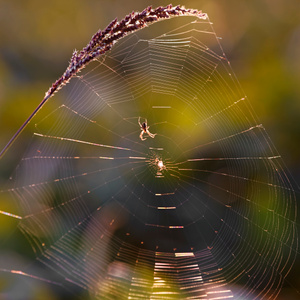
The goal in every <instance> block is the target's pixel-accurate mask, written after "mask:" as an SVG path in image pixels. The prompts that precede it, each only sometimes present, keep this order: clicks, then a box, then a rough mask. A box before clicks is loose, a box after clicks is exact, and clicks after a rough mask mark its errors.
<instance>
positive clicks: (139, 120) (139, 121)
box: [138, 117, 142, 127]
mask: <svg viewBox="0 0 300 300" xmlns="http://www.w3.org/2000/svg"><path fill="white" fill-rule="evenodd" d="M138 123H139V125H140V127H142V124H141V117H139V119H138Z"/></svg>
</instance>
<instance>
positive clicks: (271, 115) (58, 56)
mask: <svg viewBox="0 0 300 300" xmlns="http://www.w3.org/2000/svg"><path fill="white" fill-rule="evenodd" d="M167 4H169V1H164V0H162V1H157V0H153V1H146V0H139V1H134V0H127V1H121V0H115V1H104V0H86V1H80V0H65V1H59V0H50V1H38V0H27V1H22V0H10V1H6V0H0V148H1V149H2V148H3V147H4V146H5V144H6V143H7V142H8V141H9V139H10V138H11V136H12V135H13V134H14V133H15V132H16V130H17V129H18V128H19V127H20V126H21V125H22V123H23V122H24V121H25V120H26V118H27V117H28V116H29V114H30V113H31V112H32V111H33V110H34V109H35V107H36V106H37V105H38V104H39V102H40V101H41V100H42V99H43V97H44V94H45V92H46V91H47V90H48V88H49V86H50V85H51V84H52V83H53V82H54V81H55V80H56V79H57V78H59V77H60V76H61V74H62V73H63V72H64V70H65V68H66V67H67V66H68V62H69V59H70V57H71V54H72V52H73V50H74V49H75V48H76V49H81V48H82V47H84V46H85V45H86V43H87V42H88V41H89V39H90V37H91V36H92V34H93V33H94V32H96V31H97V30H98V29H99V28H105V27H106V25H107V24H108V23H109V22H110V21H112V20H113V19H114V18H115V17H117V18H118V19H121V18H123V17H124V16H125V15H126V14H128V13H130V12H131V11H132V10H136V11H141V10H142V9H144V8H145V7H146V6H148V5H152V6H153V7H156V6H159V5H163V6H164V5H167ZM172 4H173V5H177V4H181V5H185V6H186V7H192V8H197V9H199V10H201V9H202V11H203V12H206V13H207V14H208V15H209V17H210V20H211V21H212V22H213V23H214V29H215V31H216V33H217V35H218V36H220V37H222V38H223V39H222V41H221V43H222V46H223V48H224V51H225V53H226V55H227V57H228V59H229V61H230V62H231V65H232V67H233V70H234V71H235V73H236V75H237V77H238V79H239V81H240V83H241V86H242V87H243V89H244V91H245V94H246V95H247V96H248V97H249V99H250V102H251V104H252V106H253V108H254V110H255V112H256V114H257V116H258V119H259V120H260V122H261V123H262V124H263V125H264V127H265V128H266V129H267V132H268V133H269V135H270V137H271V139H272V141H273V142H274V144H275V147H276V148H277V149H278V151H279V153H280V154H281V155H282V157H283V159H284V161H285V164H286V167H287V169H288V170H289V171H290V173H291V176H292V177H293V179H294V184H295V189H296V192H297V197H298V199H299V193H298V191H297V182H299V179H300V155H299V148H300V120H299V118H300V88H299V83H300V59H299V53H300V14H299V11H300V4H299V0H286V1H285V0H275V1H274V0H252V1H246V0H227V1H221V0H205V1H199V0H198V1H180V2H178V3H176V2H173V3H172ZM22 138H23V139H24V143H26V138H27V137H26V135H25V136H24V137H22ZM28 138H29V136H28ZM17 160H18V157H17V155H15V153H11V151H8V153H7V154H6V157H5V161H2V162H1V164H0V167H1V169H0V183H1V185H2V184H4V183H5V180H7V178H8V177H9V174H10V172H11V171H12V170H13V168H14V167H15V164H16V162H17ZM0 201H1V199H0ZM5 218H6V219H7V217H5V216H1V218H0V222H1V223H0V249H1V251H0V259H1V260H5V259H6V258H7V257H11V256H10V254H9V253H10V251H13V250H12V249H14V248H17V249H18V252H19V253H20V254H22V253H23V254H25V253H26V255H24V256H23V257H21V256H18V259H23V260H25V263H26V260H27V259H28V260H29V256H30V255H31V254H30V248H26V247H27V246H25V245H24V249H23V248H22V247H23V242H24V243H25V241H26V240H25V239H23V238H22V237H21V235H19V234H18V233H16V225H17V220H16V221H15V220H11V221H9V222H8V221H7V220H6V219H5ZM299 268H300V264H299V259H298V261H297V262H296V265H295V267H294V268H293V270H292V271H291V273H290V275H289V276H288V282H287V283H286V284H285V285H284V288H283V290H282V292H281V294H280V296H279V299H299V298H300V294H297V292H296V290H297V289H298V290H300V288H299V286H300V279H299V278H300V274H299V273H300V272H299ZM16 276H19V275H16V274H10V273H5V274H4V275H3V274H1V276H0V299H2V297H3V299H13V298H9V297H11V296H10V295H8V294H6V295H5V294H4V293H2V292H1V290H6V289H7V285H8V284H10V282H11V281H9V280H10V279H11V277H13V279H12V282H14V284H15V283H16V281H15V277H16ZM19 277H20V276H19ZM7 278H9V280H8V279H7ZM18 287H19V288H20V289H21V290H22V292H24V295H25V293H27V295H29V294H30V297H31V298H28V299H56V298H57V297H59V296H58V293H54V292H51V290H52V285H49V284H47V283H43V282H42V283H41V282H40V281H37V280H34V279H31V278H29V279H27V278H22V279H21V283H20V282H19V281H18ZM5 297H8V298H5ZM24 299H26V298H24Z"/></svg>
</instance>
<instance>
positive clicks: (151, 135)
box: [147, 127, 157, 139]
mask: <svg viewBox="0 0 300 300" xmlns="http://www.w3.org/2000/svg"><path fill="white" fill-rule="evenodd" d="M148 128H149V127H148ZM147 133H148V135H149V136H150V137H151V138H153V139H154V137H155V136H156V135H157V133H154V134H153V133H151V132H150V131H149V130H148V129H147Z"/></svg>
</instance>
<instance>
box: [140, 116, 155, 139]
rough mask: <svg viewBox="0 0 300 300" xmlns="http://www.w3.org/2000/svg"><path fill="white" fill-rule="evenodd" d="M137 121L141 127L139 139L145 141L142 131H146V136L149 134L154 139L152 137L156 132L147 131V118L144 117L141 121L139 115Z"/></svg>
mask: <svg viewBox="0 0 300 300" xmlns="http://www.w3.org/2000/svg"><path fill="white" fill-rule="evenodd" d="M138 123H139V125H140V127H141V130H142V131H141V134H140V139H141V140H142V141H145V140H146V139H145V138H143V135H144V133H147V134H148V136H150V137H151V138H153V139H154V137H155V136H156V134H157V133H154V134H153V133H151V132H150V131H149V128H150V126H148V125H147V119H145V122H143V123H141V117H139V120H138Z"/></svg>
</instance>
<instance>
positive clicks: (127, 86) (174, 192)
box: [2, 17, 297, 299]
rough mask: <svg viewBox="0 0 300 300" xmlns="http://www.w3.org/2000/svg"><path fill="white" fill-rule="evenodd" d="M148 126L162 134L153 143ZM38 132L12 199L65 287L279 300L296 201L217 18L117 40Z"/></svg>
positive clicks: (119, 295) (292, 245) (44, 116)
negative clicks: (237, 72) (226, 51)
mask: <svg viewBox="0 0 300 300" xmlns="http://www.w3.org/2000/svg"><path fill="white" fill-rule="evenodd" d="M139 120H140V122H141V123H142V122H147V126H149V129H148V130H149V132H150V133H151V134H156V135H155V136H154V137H151V136H150V135H148V133H146V132H144V134H143V138H145V140H141V138H140V134H141V132H142V129H141V127H140V125H139ZM34 123H35V128H34V132H33V135H32V139H31V142H30V144H29V146H28V148H27V150H26V154H25V155H24V156H23V158H22V159H21V161H20V163H19V165H18V167H17V169H16V172H15V174H14V176H12V178H11V181H12V188H10V189H9V190H5V191H3V192H4V193H10V194H12V195H13V196H14V198H15V199H16V201H17V203H18V205H19V207H20V208H21V209H20V211H21V212H20V214H19V216H18V215H11V216H13V217H17V218H19V219H20V223H19V228H20V230H21V231H22V232H23V233H24V234H25V235H26V237H27V238H28V240H29V241H30V243H31V245H32V248H33V249H34V251H35V253H36V256H37V259H38V260H39V261H41V262H43V263H44V264H45V265H46V267H47V268H51V269H53V270H55V271H56V272H57V273H58V274H60V275H61V278H63V280H62V284H63V285H64V284H67V283H69V284H70V283H71V285H72V284H73V285H75V286H78V287H80V288H83V289H86V290H88V291H89V292H90V293H91V294H92V295H94V296H96V297H99V299H123V298H124V299H227V298H236V299H254V298H259V299H262V298H266V299H274V298H276V296H277V295H278V293H279V291H280V289H281V286H282V284H283V281H284V278H285V276H286V275H287V273H288V272H289V270H290V268H291V266H292V264H293V261H294V258H295V253H296V249H297V245H296V233H295V228H294V226H295V224H294V222H295V201H294V194H293V189H292V186H291V184H290V181H289V179H288V176H287V175H286V173H285V172H284V169H283V167H282V165H283V163H282V160H281V157H280V155H279V154H278V153H277V151H276V149H275V148H274V147H273V145H272V142H271V141H270V139H269V137H268V135H267V133H266V130H265V128H264V127H263V125H261V124H260V123H259V122H258V121H257V120H256V117H255V115H254V113H253V110H252V108H251V106H250V104H249V101H248V99H247V97H246V96H245V94H244V93H243V91H242V90H241V88H240V86H239V83H238V80H237V79H236V77H235V75H234V73H233V71H232V69H231V67H230V63H229V61H228V60H227V58H226V56H225V54H224V53H223V50H222V48H221V46H220V44H219V38H218V37H217V36H216V34H215V32H214V30H213V28H212V25H211V23H210V21H209V20H208V18H207V19H206V20H204V19H200V18H197V17H179V18H174V19H170V20H165V21H162V22H159V23H154V24H153V25H151V26H149V27H147V28H144V29H142V30H139V31H137V32H134V33H131V34H129V35H127V36H126V37H124V38H122V39H120V40H118V41H117V42H116V43H115V45H114V46H113V47H112V49H111V50H110V51H108V52H107V53H106V54H105V55H102V56H99V57H98V58H96V59H95V60H93V61H92V62H90V63H89V64H88V65H87V67H86V68H85V69H83V70H82V71H81V72H80V73H78V74H77V75H76V76H74V77H73V78H72V79H71V80H70V82H69V83H68V84H67V85H66V86H65V87H63V89H62V90H61V91H60V92H59V93H57V94H55V96H54V97H53V98H52V99H51V100H50V101H49V102H48V103H47V104H46V105H45V106H44V107H43V109H41V110H40V111H39V112H38V114H37V115H36V116H35V118H34ZM2 213H4V212H3V211H2ZM6 214H9V213H6Z"/></svg>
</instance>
